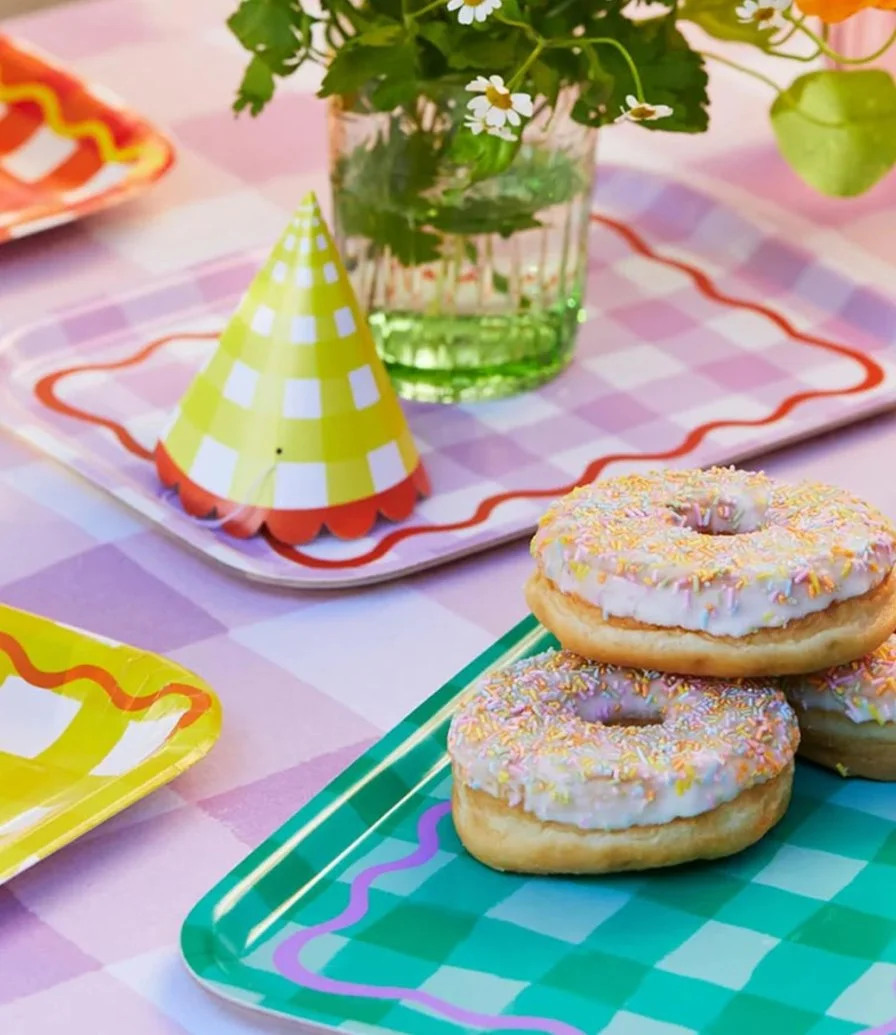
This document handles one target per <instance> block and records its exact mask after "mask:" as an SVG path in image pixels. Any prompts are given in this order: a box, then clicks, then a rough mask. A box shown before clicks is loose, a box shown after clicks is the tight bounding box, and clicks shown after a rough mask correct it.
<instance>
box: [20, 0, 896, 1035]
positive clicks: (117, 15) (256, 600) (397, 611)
mask: <svg viewBox="0 0 896 1035" xmlns="http://www.w3.org/2000/svg"><path fill="white" fill-rule="evenodd" d="M231 6H232V5H231V2H230V0H186V2H184V0H180V2H178V0H98V2H92V3H82V2H75V3H71V4H68V5H64V6H61V7H58V8H55V9H51V10H48V11H46V12H44V13H41V14H39V15H36V16H32V17H29V18H26V19H21V20H19V21H18V22H9V23H4V24H3V30H4V31H7V32H10V33H15V34H17V35H19V36H20V37H22V38H23V39H26V40H28V41H30V42H32V43H33V44H36V45H37V46H39V47H42V48H43V49H45V50H47V51H49V52H51V53H52V54H53V55H55V56H56V57H58V58H59V59H61V60H62V61H64V62H66V63H67V64H69V65H70V66H72V67H74V68H75V69H76V70H78V71H79V72H80V73H81V74H82V75H83V76H84V77H85V78H87V79H90V80H93V81H95V82H98V83H101V84H103V85H105V86H107V87H109V88H111V89H113V90H115V91H116V92H118V93H119V94H120V95H121V96H122V97H124V98H125V99H126V100H127V101H128V102H129V103H130V104H131V105H132V106H134V107H136V108H137V109H138V110H140V111H141V113H143V114H145V115H146V116H148V117H150V118H152V119H153V120H154V121H156V122H158V123H159V124H160V125H162V126H165V127H167V128H168V129H170V130H171V131H172V133H173V134H174V136H175V139H176V142H177V144H178V148H179V156H180V160H179V164H178V166H177V167H176V169H175V171H174V172H173V173H172V174H171V175H170V176H169V177H168V178H167V179H166V180H164V181H163V182H162V183H161V184H160V185H159V186H158V187H157V188H156V189H155V190H153V191H152V192H151V193H149V194H148V195H146V197H145V198H143V199H142V200H139V201H137V202H135V203H133V204H130V205H129V206H127V207H126V208H122V209H120V210H118V211H115V212H114V213H109V214H108V215H102V216H98V217H96V218H94V219H92V220H90V221H88V222H85V223H83V224H77V225H72V226H69V227H65V228H61V229H59V230H56V231H53V232H50V233H46V234H43V235H38V236H36V237H33V238H30V239H26V240H22V241H18V242H14V243H11V244H8V245H4V246H3V247H2V249H0V335H2V334H3V333H4V332H5V331H8V330H9V329H11V328H13V327H15V326H18V325H19V324H21V323H24V322H26V321H30V320H33V319H35V318H37V317H38V316H40V315H41V314H43V313H45V312H47V311H48V310H50V309H53V308H56V307H59V306H62V305H65V304H68V303H72V302H76V301H78V300H80V299H82V298H83V297H85V296H93V295H97V294H112V293H115V292H117V291H119V290H122V289H126V288H129V287H132V286H134V285H136V284H139V283H140V282H141V281H143V280H144V279H145V278H146V277H147V276H153V275H157V274H163V273H167V272H169V271H173V270H176V269H179V268H182V267H184V266H186V265H189V264H191V263H195V262H201V261H203V260H206V259H210V258H213V257H215V256H218V255H221V254H223V253H225V252H230V251H238V250H243V249H246V248H251V247H255V246H262V245H264V244H266V243H267V242H269V241H270V240H272V239H274V238H275V237H276V235H277V234H278V232H279V231H280V229H281V227H282V223H283V219H284V217H285V215H286V213H287V212H288V211H289V210H290V209H291V208H292V206H293V205H294V203H295V201H296V198H298V197H299V196H300V195H301V194H302V193H303V192H304V191H305V190H307V189H309V188H314V189H317V190H319V191H320V192H321V195H322V197H326V185H325V176H324V155H325V150H324V136H323V134H324V113H323V107H322V105H321V104H320V103H319V102H317V101H316V100H315V99H314V97H313V91H314V89H315V86H316V82H315V78H314V76H313V75H307V74H305V73H302V74H300V75H299V76H297V77H296V78H295V80H294V81H293V82H291V83H290V84H289V85H288V86H287V88H286V89H285V90H284V92H283V93H282V95H281V96H280V98H279V99H278V101H277V103H276V104H275V105H274V106H273V107H272V108H271V109H270V111H269V112H268V113H267V114H265V115H264V116H263V117H262V118H260V119H259V120H257V121H250V120H249V119H248V118H243V119H240V120H238V121H236V120H234V118H233V117H232V116H231V115H230V113H229V110H228V105H229V101H230V98H231V95H232V92H233V89H234V86H235V84H236V82H237V80H238V76H239V74H240V72H241V69H242V64H243V57H242V55H241V54H240V52H239V51H238V48H237V47H236V45H235V44H234V43H233V42H232V41H231V40H230V38H229V36H228V33H227V31H226V29H225V28H224V19H225V17H226V15H227V14H228V13H229V11H230V9H231ZM762 90H763V88H762V86H761V84H754V83H753V82H751V81H749V80H746V79H742V78H737V77H735V75H734V74H733V73H732V74H729V73H723V74H722V75H720V76H719V77H718V79H717V81H716V82H715V98H716V102H715V112H714V115H715V119H716V128H715V129H714V130H713V131H712V132H711V133H710V134H709V135H707V136H706V137H705V138H701V139H670V138H668V137H663V136H659V135H653V134H650V135H648V134H643V133H639V132H638V130H637V129H636V128H635V129H632V130H631V131H630V130H629V129H627V128H626V129H620V130H618V131H616V130H614V131H613V132H612V133H607V134H606V135H605V142H604V143H602V150H603V155H604V156H605V157H607V158H611V159H612V160H613V161H614V162H618V161H628V162H630V163H636V164H641V165H644V166H647V167H653V168H663V169H664V170H668V169H669V168H670V167H672V168H675V169H677V170H678V171H679V172H680V174H681V175H682V176H684V177H686V178H687V179H689V180H690V181H692V182H693V183H694V184H695V185H698V186H700V187H701V189H705V190H709V191H712V192H715V193H718V194H721V195H722V196H724V197H726V198H727V199H729V200H731V201H733V202H735V203H737V204H739V205H741V206H742V207H743V208H744V209H747V210H749V211H750V212H751V213H752V214H753V215H754V216H755V218H757V219H759V220H764V221H766V222H768V223H769V225H773V226H775V227H776V228H777V229H778V231H779V232H782V233H785V234H791V235H794V236H795V237H798V238H799V240H800V241H801V242H802V243H803V244H808V245H811V246H812V247H814V248H817V249H820V250H822V251H823V252H824V254H825V255H826V256H827V257H828V259H829V261H830V262H833V263H835V264H838V265H840V264H842V265H843V266H844V268H847V269H848V270H849V271H850V272H851V275H852V276H853V277H854V278H856V279H859V280H861V281H865V282H867V283H868V284H872V285H876V286H877V287H879V288H881V289H883V290H884V291H889V290H891V288H892V282H893V267H892V265H891V263H892V262H894V261H896V178H893V179H891V181H890V182H889V183H887V184H885V185H882V186H880V187H879V188H877V189H876V190H875V191H873V192H872V193H871V194H870V195H868V196H867V197H865V198H862V199H859V200H856V201H850V202H843V203H838V204H835V203H832V202H829V201H826V200H824V199H821V198H817V197H815V196H813V195H811V194H809V193H808V192H807V191H806V190H805V189H803V188H802V187H801V186H800V185H799V184H798V183H797V182H796V181H795V180H794V179H793V178H792V176H791V175H790V173H789V172H788V171H787V169H786V168H785V166H784V165H783V163H782V162H781V161H780V160H779V159H778V158H777V156H776V155H775V152H774V147H773V144H772V141H771V137H770V134H769V132H768V130H767V127H766V123H765V108H766V106H767V102H768V98H767V96H765V95H764V94H763V93H762ZM698 169H699V171H698ZM877 318H878V317H877V316H876V314H875V312H874V311H873V310H869V312H868V314H867V319H868V320H869V321H873V320H875V319H877ZM894 330H896V328H889V327H886V328H881V327H877V326H875V328H874V332H875V333H877V334H880V333H881V332H883V333H889V334H892V333H893V331H894ZM894 451H896V418H894V417H887V418H881V419H878V420H876V421H874V422H871V423H869V424H867V425H865V426H862V427H854V428H852V429H849V430H846V431H841V432H837V433H835V434H833V435H831V436H828V437H827V438H824V439H816V440H815V441H813V442H812V443H810V444H808V445H804V446H801V447H799V448H795V449H792V450H789V451H787V452H786V453H782V454H778V455H777V456H774V457H770V458H768V460H767V461H765V462H764V466H765V467H766V468H767V469H769V470H770V471H772V472H773V473H776V474H781V475H795V474H797V473H799V474H802V475H808V476H817V477H823V478H826V479H829V480H833V481H837V482H839V483H841V484H843V485H845V486H846V487H848V488H851V489H853V490H855V491H857V492H860V493H862V494H864V495H866V496H867V497H869V498H870V499H871V500H872V501H874V502H875V503H877V504H878V505H879V506H881V507H882V508H884V509H885V510H887V511H889V512H890V513H891V514H894V515H896V482H894V480H893V479H892V477H891V476H890V472H889V471H888V470H884V469H883V468H882V464H883V463H884V461H885V458H886V457H888V456H892V455H894ZM0 529H2V539H0V543H2V547H0V598H2V600H3V601H4V602H6V603H8V604H12V605H15V606H19V607H23V608H26V609H29V610H33V611H38V612H41V613H43V614H46V615H49V616H51V617H53V618H56V619H59V620H62V621H66V622H71V623H75V624H79V625H84V626H87V627H89V628H91V629H93V630H95V631H96V632H98V633H101V634H105V635H108V636H111V637H114V638H116V639H119V640H124V641H129V642H132V643H135V644H138V645H140V646H143V647H146V648H149V649H151V650H156V651H161V652H163V653H165V654H167V655H169V656H171V657H172V658H174V659H176V660H177V661H179V662H181V663H183V664H185V665H187V666H188V667H190V668H192V669H195V670H196V671H197V672H199V673H200V674H201V675H202V676H203V677H205V678H206V679H207V680H208V681H209V682H210V683H211V684H212V685H213V686H214V687H215V689H216V690H217V691H218V693H219V695H220V697H221V699H222V702H223V705H224V709H225V726H224V733H223V735H222V737H221V740H220V742H219V744H218V746H217V747H216V748H215V750H214V751H213V752H212V753H211V755H210V756H209V757H208V758H207V759H206V760H205V761H204V762H203V763H202V764H201V765H199V766H198V767H197V768H196V769H194V770H192V771H191V772H189V773H187V774H186V775H185V776H183V777H182V778H181V779H179V780H178V781H177V782H176V784H174V785H173V786H172V787H170V788H167V789H165V790H162V791H160V792H158V793H156V794H155V795H153V796H152V797H151V798H150V799H148V800H146V801H145V802H143V803H142V804H140V805H138V806H136V807H134V808H132V809H131V810H130V811H128V812H127V813H125V814H124V815H122V816H120V817H118V818H117V819H115V820H113V821H112V822H110V823H108V824H106V825H105V826H104V827H102V828H100V829H99V830H97V831H95V832H94V833H93V834H92V835H90V836H88V837H86V838H84V839H82V840H81V841H80V842H77V843H75V844H74V845H72V846H70V847H69V848H67V849H65V850H63V851H62V852H60V853H59V854H58V855H56V856H55V857H53V858H51V859H49V860H47V861H46V862H44V863H42V864H40V865H39V866H37V867H35V868H34V869H33V870H31V871H29V872H27V873H25V874H23V875H22V876H21V877H19V878H17V879H16V880H14V881H13V882H12V883H11V884H9V885H7V886H6V887H4V888H2V889H0V1032H3V1033H4V1035H6V1033H9V1035H50V1033H52V1035H58V1032H59V1031H60V1029H64V1030H66V1031H67V1032H70V1033H71V1035H88V1033H89V1035H121V1033H124V1032H126V1033H127V1035H186V1033H189V1035H212V1033H214V1035H244V1033H249V1032H284V1033H285V1032H288V1031H292V1030H294V1029H293V1028H292V1027H291V1026H289V1025H286V1024H284V1023H281V1022H276V1021H267V1020H265V1019H263V1018H259V1017H255V1016H248V1015H246V1014H242V1013H239V1012H238V1011H236V1010H235V1009H233V1008H230V1007H228V1006H226V1005H224V1004H221V1003H218V1002H217V1001H215V1000H213V999H211V998H210V997H208V996H207V995H206V993H204V992H203V991H201V990H200V989H199V988H198V987H197V986H194V984H193V982H192V980H191V979H190V978H189V977H188V976H187V975H186V972H185V970H184V968H183V967H182V965H181V963H180V961H179V957H178V951H177V938H178V932H179V928H180V923H181V920H182V918H183V916H184V915H185V913H186V912H187V910H188V909H189V907H190V906H191V905H192V904H193V902H194V901H195V900H196V899H197V898H198V897H199V896H200V895H201V894H202V893H203V892H204V891H205V890H206V889H207V888H208V887H209V886H210V885H211V884H212V883H214V882H215V881H217V880H218V879H219V878H220V877H221V876H223V875H224V873H225V872H226V871H227V870H229V869H230V868H231V867H232V866H233V865H234V864H235V863H236V862H237V861H238V860H239V859H240V858H241V857H242V856H244V855H245V854H246V852H247V851H248V849H249V848H250V847H251V846H254V845H255V844H257V843H258V842H259V841H260V840H262V839H263V838H264V837H266V836H267V835H268V834H269V833H270V832H271V831H273V830H274V829H275V828H276V827H277V826H279V825H280V824H281V823H282V822H283V821H284V820H285V819H286V818H287V817H288V816H289V815H291V814H292V813H293V812H294V811H295V810H296V808H297V807H298V806H299V805H301V804H302V803H303V802H304V801H306V800H307V799H308V798H309V797H310V796H311V795H312V794H313V793H314V792H315V791H317V790H318V789H319V788H320V787H321V786H322V785H323V784H324V783H325V782H326V781H327V780H329V779H330V778H331V777H332V776H334V775H335V774H336V772H337V771H338V770H340V769H341V768H343V767H344V766H345V765H346V764H347V763H348V762H349V761H350V760H351V759H352V758H354V757H355V756H356V755H357V754H359V753H360V751H362V750H363V748H364V747H365V746H366V745H368V744H369V743H370V742H371V740H373V739H374V738H376V737H377V736H378V735H379V734H380V733H381V732H382V731H383V730H385V729H387V728H388V727H390V726H391V725H392V724H393V723H394V722H395V721H396V720H398V719H399V718H400V717H401V716H402V715H403V714H405V713H406V712H407V711H408V710H409V709H410V708H411V707H413V706H414V705H415V704H417V703H418V702H419V701H420V700H421V699H422V698H423V697H425V696H427V695H428V694H429V693H431V692H432V691H433V690H434V689H435V688H436V687H437V686H439V685H440V684H441V683H442V682H443V681H444V680H445V679H446V678H448V677H449V676H451V675H452V674H453V673H454V672H455V671H456V670H458V669H459V668H461V667H462V666H463V665H464V664H465V663H466V662H468V661H469V660H470V659H471V658H472V657H473V656H474V655H475V654H477V653H478V652H479V651H480V650H482V649H483V648H485V647H486V646H487V645H488V644H489V643H491V642H492V641H493V640H494V639H495V638H496V637H497V636H498V635H500V634H501V633H503V632H504V631H505V630H506V629H507V628H508V627H509V626H510V625H512V624H513V623H514V622H515V621H517V620H518V619H519V618H521V617H522V615H523V613H524V603H523V599H522V594H521V591H520V586H521V584H522V582H523V579H524V577H525V575H526V574H527V571H528V567H529V561H528V554H527V549H526V545H525V544H524V543H518V544H515V545H512V546H508V547H502V548H500V549H497V550H495V551H493V552H491V553H489V554H487V555H485V556H482V557H478V558H472V559H471V560H469V561H465V562H461V563H457V564H454V565H451V566H448V567H446V568H443V569H440V570H436V571H434V572H431V573H428V574H425V575H420V576H416V577H414V578H410V579H406V580H404V581H401V582H398V583H395V584H392V585H387V586H383V587H379V588H373V589H370V590H364V591H358V592H354V593H338V592H325V593H320V592H317V593H313V594H304V595H303V594H300V593H296V592H277V591H275V590H271V589H265V588H262V587H256V586H252V585H250V584H247V583H244V582H240V581H237V580H236V579H233V578H231V577H229V576H227V575H225V574H223V573H221V572H219V571H217V570H215V569H213V568H212V567H211V566H209V565H207V564H205V563H204V562H202V561H201V560H198V559H196V558H194V557H193V556H192V555H190V554H188V553H187V552H185V551H183V550H182V549H180V548H179V547H178V546H176V545H174V544H173V543H171V542H169V541H168V540H167V539H165V538H164V537H162V536H160V535H158V534H157V533H156V532H154V531H152V530H151V529H149V528H148V527H147V526H145V525H143V524H142V523H141V522H140V521H139V520H137V519H136V518H134V517H133V516H132V515H131V514H130V513H128V512H126V511H125V510H123V509H122V508H121V507H120V506H119V505H118V504H116V503H115V502H113V501H112V500H110V499H107V498H106V497H105V496H103V495H101V494H100V493H99V492H98V491H95V490H93V489H91V488H90V487H89V486H87V485H86V484H85V483H83V482H81V481H79V480H77V479H76V478H75V477H74V476H72V475H69V474H67V473H66V472H64V471H63V469H61V468H60V467H58V466H56V465H54V464H53V463H51V462H50V461H47V460H43V459H40V458H38V456H37V454H35V453H32V452H30V451H28V450H27V449H26V448H24V447H22V446H20V445H18V444H16V443H14V442H13V441H12V440H11V439H9V438H7V437H0ZM409 630H413V635H409ZM346 644H351V648H352V649H351V650H350V651H349V650H346V649H345V645H346Z"/></svg>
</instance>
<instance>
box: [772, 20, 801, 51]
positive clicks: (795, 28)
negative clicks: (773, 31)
mask: <svg viewBox="0 0 896 1035" xmlns="http://www.w3.org/2000/svg"><path fill="white" fill-rule="evenodd" d="M805 20H806V16H805V15H804V14H801V15H800V17H799V18H794V19H793V21H792V22H791V25H790V28H789V29H788V30H787V32H785V33H784V35H783V36H782V37H781V38H780V39H777V40H772V41H771V43H770V45H771V46H772V47H780V46H783V44H785V43H786V42H787V41H788V40H789V39H790V38H791V36H793V35H794V34H795V33H797V32H799V31H800V29H801V28H802V25H803V22H804V21H805Z"/></svg>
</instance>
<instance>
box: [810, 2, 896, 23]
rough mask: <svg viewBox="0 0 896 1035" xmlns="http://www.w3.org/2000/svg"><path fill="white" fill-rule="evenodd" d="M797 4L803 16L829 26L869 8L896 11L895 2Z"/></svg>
mask: <svg viewBox="0 0 896 1035" xmlns="http://www.w3.org/2000/svg"><path fill="white" fill-rule="evenodd" d="M798 4H799V8H800V10H801V11H802V12H803V14H808V15H810V16H811V17H815V18H820V19H821V20H822V21H823V22H827V23H828V24H829V25H832V24H833V23H834V22H842V21H845V20H846V19H847V18H851V17H852V16H853V15H854V14H857V13H858V12H859V11H864V10H865V9H866V8H869V7H876V8H877V9H878V10H879V11H896V0H876V2H871V0H798Z"/></svg>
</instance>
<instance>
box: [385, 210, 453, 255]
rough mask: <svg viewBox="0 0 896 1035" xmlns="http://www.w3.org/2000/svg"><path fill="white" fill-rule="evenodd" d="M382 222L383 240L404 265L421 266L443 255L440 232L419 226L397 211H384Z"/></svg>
mask: <svg viewBox="0 0 896 1035" xmlns="http://www.w3.org/2000/svg"><path fill="white" fill-rule="evenodd" d="M380 222H381V235H380V236H381V240H382V242H383V243H384V244H385V245H386V246H387V247H388V248H389V250H390V251H391V252H392V254H393V255H394V256H395V258H396V259H398V261H399V262H400V263H401V264H402V266H420V265H422V264H423V263H426V262H435V260H436V259H438V258H439V257H440V256H441V254H442V252H441V244H442V239H441V237H439V236H438V234H433V233H430V232H429V231H428V230H421V229H419V228H417V227H416V226H414V225H413V224H412V222H411V221H410V220H409V219H408V218H407V217H403V216H401V215H399V214H398V213H397V212H385V213H383V214H382V216H381V217H380Z"/></svg>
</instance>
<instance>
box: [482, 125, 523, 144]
mask: <svg viewBox="0 0 896 1035" xmlns="http://www.w3.org/2000/svg"><path fill="white" fill-rule="evenodd" d="M488 134H489V136H491V137H498V138H499V139H500V140H511V141H513V140H519V134H518V133H514V132H513V130H512V129H508V128H507V126H489V127H488Z"/></svg>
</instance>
